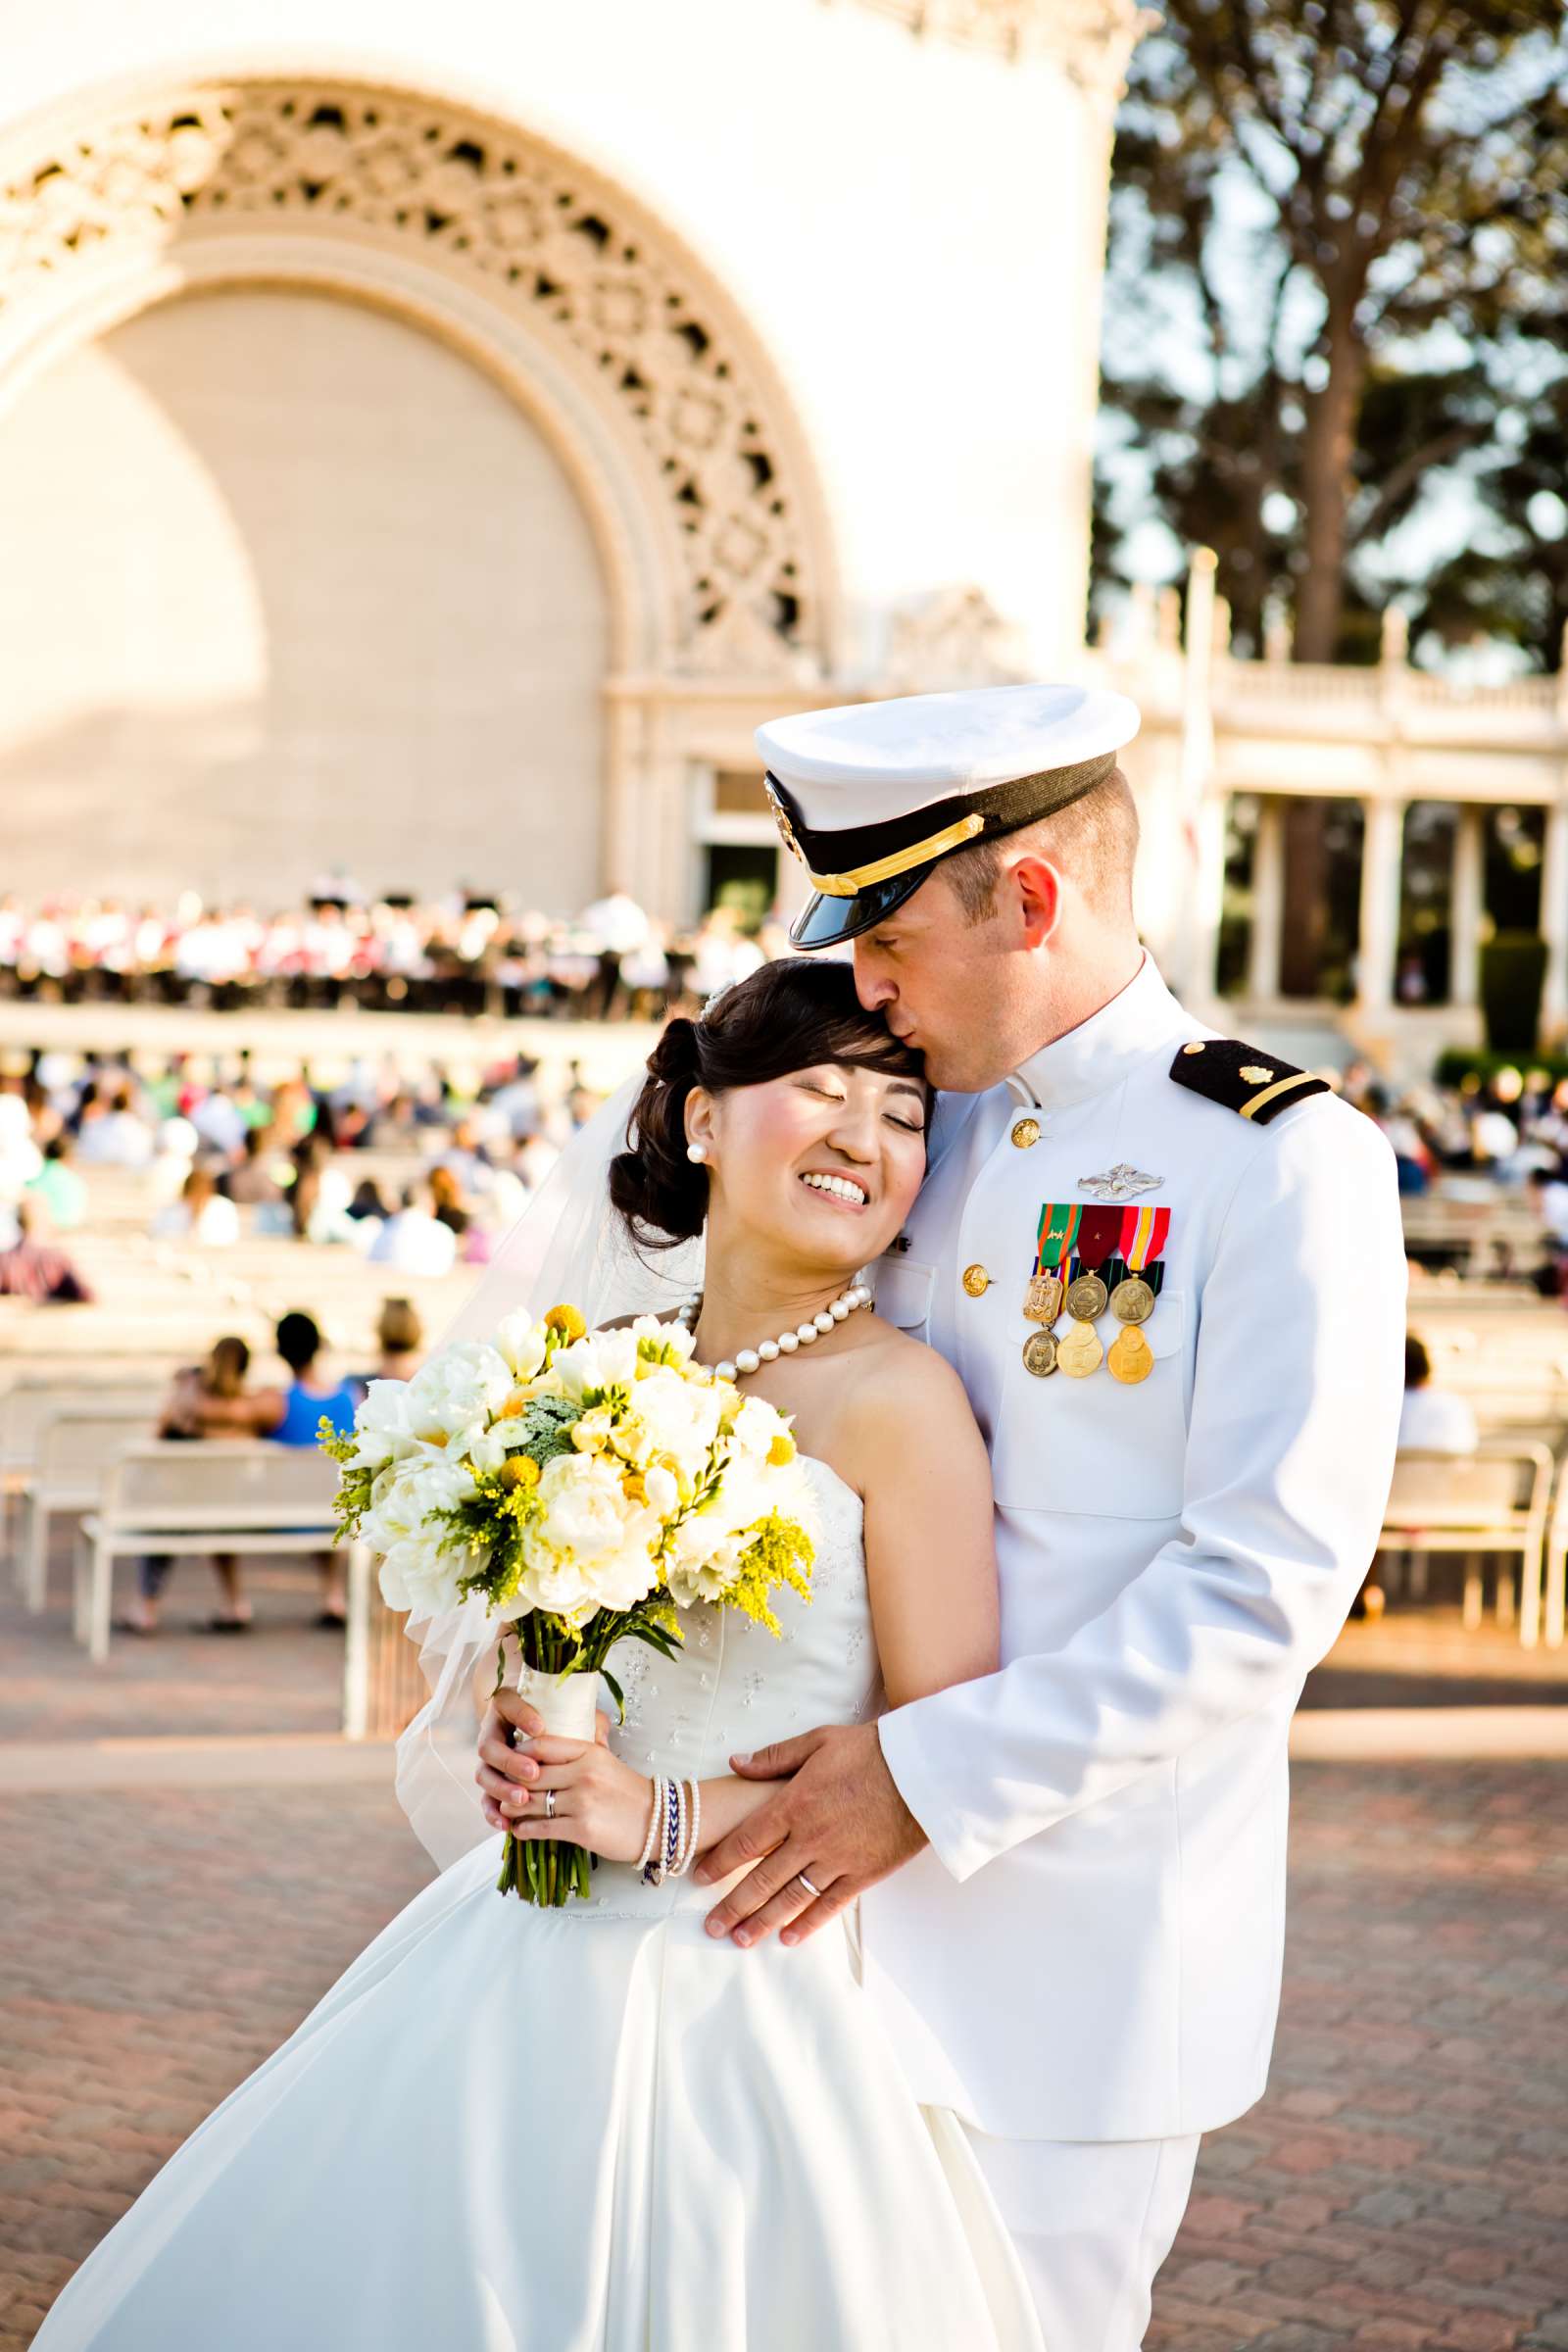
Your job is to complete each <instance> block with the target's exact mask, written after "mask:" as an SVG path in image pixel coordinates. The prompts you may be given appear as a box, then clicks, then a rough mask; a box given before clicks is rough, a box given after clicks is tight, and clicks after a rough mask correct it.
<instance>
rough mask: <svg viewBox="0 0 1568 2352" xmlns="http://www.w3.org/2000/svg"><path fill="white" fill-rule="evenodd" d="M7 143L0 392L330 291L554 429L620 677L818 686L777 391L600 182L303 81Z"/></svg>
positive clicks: (659, 234) (658, 243)
mask: <svg viewBox="0 0 1568 2352" xmlns="http://www.w3.org/2000/svg"><path fill="white" fill-rule="evenodd" d="M9 152H10V162H9V165H8V167H7V168H6V169H5V170H4V171H3V172H0V288H3V289H4V292H3V296H0V400H3V399H4V397H5V396H6V393H7V391H8V389H9V388H11V387H14V386H16V385H18V384H20V383H21V382H22V381H24V380H25V378H26V377H27V376H28V375H29V374H30V373H31V372H32V371H33V369H34V368H37V367H39V366H42V365H46V364H47V361H48V359H49V358H50V357H51V356H52V355H53V354H54V353H55V352H56V351H58V350H59V349H60V348H62V347H63V346H65V345H69V344H70V343H72V342H74V341H77V340H80V339H82V338H83V337H85V336H87V335H90V334H93V333H95V332H98V331H100V330H101V329H102V328H103V326H104V325H105V324H107V323H109V322H111V321H112V320H114V319H118V318H123V317H125V316H127V315H128V314H130V313H131V312H134V311H136V310H138V309H141V308H143V307H145V306H146V305H147V304H148V303H150V302H153V301H157V300H160V299H164V298H166V297H167V296H169V295H170V294H172V293H177V292H182V291H188V290H190V289H193V288H198V287H201V286H204V285H218V284H232V283H234V282H236V281H237V280H244V281H249V282H253V283H261V282H267V281H269V280H270V281H271V282H273V283H295V284H313V283H314V284H318V285H322V286H327V287H331V288H333V289H334V290H336V291H339V292H341V293H345V294H348V295H350V296H354V297H357V298H359V299H363V300H367V301H371V302H375V303H378V304H381V305H384V306H385V307H387V308H390V309H393V310H396V311H400V312H402V313H404V314H405V315H407V316H410V317H412V318H415V319H418V320H419V321H420V322H421V323H423V324H424V325H426V326H427V327H430V328H431V329H433V330H434V331H436V332H438V333H441V334H444V335H446V336H447V337H448V338H449V339H450V340H452V341H454V342H456V343H458V344H459V345H460V346H462V347H463V348H465V349H466V350H467V351H468V352H469V354H470V356H472V357H474V358H475V359H476V360H478V361H479V362H480V364H481V365H484V366H487V367H488V368H491V369H492V371H493V372H494V373H495V374H496V375H497V376H498V378H500V379H501V380H502V381H503V382H504V383H505V384H506V385H507V386H508V388H509V389H510V390H511V391H512V392H513V393H514V395H515V397H516V398H517V399H518V400H519V401H520V402H521V403H522V405H524V406H526V407H527V408H528V409H529V410H530V412H531V413H532V414H533V415H534V416H535V418H536V420H537V421H538V422H539V423H540V424H541V425H542V426H543V427H544V429H546V430H547V431H548V432H549V433H550V435H551V437H552V438H553V439H554V441H555V443H556V445H557V448H558V450H559V452H560V454H561V455H562V457H563V459H564V462H565V463H566V465H567V466H568V469H569V470H570V471H571V473H572V475H573V477H574V479H575V480H576V482H577V484H578V487H579V489H580V490H581V492H582V494H583V497H584V501H585V504H586V505H587V507H588V510H589V513H590V515H591V517H592V519H593V521H594V524H595V528H596V530H597V532H598V534H599V536H600V540H601V546H602V548H603V550H604V552H605V554H606V557H607V570H608V571H609V574H610V577H611V583H612V594H613V599H614V601H615V603H616V607H617V639H618V643H617V650H616V660H617V663H618V664H619V665H620V666H622V667H628V666H629V667H640V668H643V669H645V670H651V671H654V672H656V673H657V672H663V673H665V674H670V673H675V674H679V673H681V672H698V673H702V674H706V675H709V676H715V675H716V676H721V675H723V674H725V673H730V674H743V675H746V676H750V677H757V676H759V675H761V676H765V675H767V674H769V673H773V674H777V673H780V672H789V673H792V674H794V675H795V676H797V677H801V676H808V675H818V674H822V673H823V672H825V671H827V670H829V669H830V668H831V666H832V630H833V612H832V607H833V580H832V571H833V565H832V557H831V550H830V546H829V540H828V533H827V528H826V523H825V518H824V510H823V507H822V503H821V500H820V497H819V495H818V492H817V488H816V484H815V479H814V474H813V470H812V467H811V464H810V460H809V454H808V452H807V448H806V444H805V439H804V436H803V434H802V432H801V431H800V429H799V427H798V426H797V424H796V422H795V418H794V416H793V413H792V410H791V405H790V403H789V400H788V397H787V395H786V394H785V392H784V390H783V388H782V386H781V384H780V383H779V382H778V380H777V379H776V376H775V374H774V371H773V369H772V368H771V366H770V364H769V363H768V361H767V359H766V357H765V355H764V354H763V352H762V350H761V348H760V345H759V343H758V342H757V340H756V338H755V337H754V336H753V334H752V333H751V331H750V329H749V328H748V327H747V325H746V323H745V321H744V319H742V318H741V316H740V315H739V313H738V311H737V310H736V308H735V306H734V305H733V304H732V303H731V302H730V300H729V298H728V297H727V296H726V295H725V294H724V292H723V291H722V289H721V288H720V287H719V286H718V285H717V284H716V282H715V281H714V280H713V279H712V278H711V275H710V274H709V272H708V271H707V270H704V268H703V266H702V265H701V263H699V262H698V261H697V259H696V258H695V256H694V255H692V254H691V253H690V252H689V250H688V249H687V248H686V247H685V246H684V245H683V244H682V243H681V241H680V240H679V239H678V238H676V237H675V236H673V235H672V234H671V232H670V231H669V230H668V229H667V228H666V227H664V225H663V224H662V222H660V221H657V220H656V219H655V218H654V217H653V216H652V215H651V214H650V213H648V212H647V211H646V210H645V209H644V208H643V207H642V206H640V205H639V204H638V203H637V201H636V200H635V199H634V198H633V197H632V196H630V195H629V194H627V193H626V192H625V191H624V190H623V189H621V188H620V187H618V186H617V185H615V184H614V183H613V181H612V180H611V179H610V178H609V177H607V176H606V175H605V174H604V173H602V172H598V171H596V170H595V169H594V168H592V167H591V166H589V165H586V164H584V163H581V162H579V161H578V160H576V159H575V158H573V157H571V156H569V155H567V154H565V153H564V152H563V151H562V150H560V149H558V148H556V147H554V146H552V145H550V144H549V143H548V142H546V141H545V140H543V139H540V138H537V137H536V136H534V134H533V133H532V132H530V131H527V130H524V129H522V128H520V127H519V126H518V125H517V124H515V123H511V122H507V121H504V120H503V119H501V118H500V117H498V116H494V115H489V114H485V113H483V112H480V111H478V110H477V109H475V108H473V107H471V106H468V105H466V104H464V103H462V102H459V101H454V100H450V99H448V98H445V97H436V96H431V95H427V94H424V93H421V92H418V91H416V90H412V89H407V88H399V87H394V86H391V85H388V84H383V83H379V82H376V83H371V82H368V81H359V80H351V79H347V78H342V77H337V76H330V75H316V74H312V75H306V76H300V77H297V78H296V77H277V76H271V75H269V76H260V75H258V76H251V75H248V74H239V75H217V74H214V75H202V76H197V77H193V79H192V80H191V81H189V82H188V83H186V84H184V85H182V86H179V87H175V88H171V87H170V85H169V84H168V83H163V84H161V85H160V86H159V88H158V91H157V93H156V95H142V96H140V97H139V98H138V97H125V96H123V95H121V96H118V97H116V96H115V95H113V94H111V95H107V96H99V97H98V98H96V99H90V100H88V101H85V102H79V103H78V104H76V105H75V106H73V108H72V109H70V110H69V112H67V113H65V114H63V115H62V114H57V115H55V116H54V117H53V118H52V119H51V120H49V121H47V122H45V123H41V124H35V125H34V126H32V128H31V129H29V130H28V131H25V132H24V133H20V134H18V135H17V136H16V137H15V138H14V139H13V140H12V141H11V142H10V143H9Z"/></svg>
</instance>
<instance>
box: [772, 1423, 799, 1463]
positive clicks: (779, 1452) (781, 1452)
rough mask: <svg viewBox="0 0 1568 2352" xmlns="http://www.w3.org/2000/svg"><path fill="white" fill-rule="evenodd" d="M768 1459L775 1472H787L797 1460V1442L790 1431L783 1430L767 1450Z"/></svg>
mask: <svg viewBox="0 0 1568 2352" xmlns="http://www.w3.org/2000/svg"><path fill="white" fill-rule="evenodd" d="M767 1458H768V1461H769V1462H770V1463H771V1465H772V1467H773V1468H774V1469H775V1470H787V1469H788V1468H789V1466H790V1464H791V1462H793V1461H794V1459H795V1440H794V1439H793V1438H792V1437H791V1436H790V1434H789V1432H788V1430H785V1429H781V1430H780V1431H779V1433H778V1436H777V1437H776V1438H775V1439H774V1440H773V1443H772V1445H771V1446H769V1447H768V1449H767Z"/></svg>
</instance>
